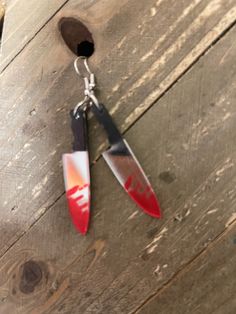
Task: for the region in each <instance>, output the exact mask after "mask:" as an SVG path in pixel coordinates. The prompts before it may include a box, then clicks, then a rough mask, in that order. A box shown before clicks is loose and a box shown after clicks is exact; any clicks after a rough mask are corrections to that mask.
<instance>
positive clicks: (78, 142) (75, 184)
mask: <svg viewBox="0 0 236 314" xmlns="http://www.w3.org/2000/svg"><path fill="white" fill-rule="evenodd" d="M71 129H72V131H73V134H74V143H73V150H74V152H73V153H71V154H64V155H63V157H62V164H63V172H64V181H65V188H66V197H67V201H68V207H69V211H70V215H71V219H72V221H73V223H74V225H75V227H76V229H77V230H78V231H79V232H81V233H82V234H86V232H87V229H88V223H89V215H90V174H89V155H88V150H87V149H88V147H87V119H86V111H85V110H84V109H82V108H80V107H79V108H78V109H77V110H74V111H71Z"/></svg>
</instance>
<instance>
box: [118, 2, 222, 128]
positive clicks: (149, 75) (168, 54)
mask: <svg viewBox="0 0 236 314" xmlns="http://www.w3.org/2000/svg"><path fill="white" fill-rule="evenodd" d="M211 6H212V2H211V3H210V4H209V5H208V6H207V7H206V8H205V9H204V10H203V11H202V12H201V14H199V15H198V17H197V18H196V19H195V20H194V22H193V23H192V24H191V25H190V26H189V28H188V29H187V30H186V31H185V32H184V33H182V34H181V35H180V36H179V37H178V39H177V40H176V41H175V42H174V43H173V44H172V45H171V46H170V47H169V48H168V49H167V50H166V51H165V53H164V54H163V55H162V56H161V57H160V58H158V59H157V60H156V61H155V62H154V63H153V64H152V65H151V67H150V69H149V70H148V71H146V72H145V73H144V74H143V76H141V77H140V78H139V79H138V80H137V81H136V82H135V83H134V84H133V86H132V87H131V88H130V93H129V94H126V95H124V96H123V97H121V98H120V100H119V101H118V102H117V104H116V106H115V107H114V108H113V111H112V112H113V113H114V112H115V111H117V110H118V109H119V107H120V105H121V104H122V102H128V98H129V97H130V96H131V95H133V94H134V93H135V91H136V90H137V89H139V88H140V86H142V85H143V84H147V83H148V82H150V81H151V80H152V79H153V78H154V77H155V76H156V75H157V73H158V72H159V71H160V70H161V68H162V67H163V66H164V65H165V64H166V63H167V61H168V60H170V59H171V58H172V57H173V56H174V55H176V53H177V52H178V51H179V50H180V49H181V48H182V47H183V45H184V44H185V42H186V40H187V39H188V38H190V37H191V36H193V33H195V32H196V31H197V30H198V29H199V28H200V27H202V25H204V23H205V21H206V19H207V18H208V17H209V16H210V15H212V14H213V13H214V8H216V6H214V5H213V6H212V8H213V9H211ZM223 29H225V28H223ZM211 42H212V36H211V40H210V43H211ZM198 46H199V45H197V46H195V49H196V47H198ZM204 47H205V46H204ZM193 51H194V49H193ZM196 52H197V54H199V47H198V49H197V50H196ZM192 59H193V60H194V59H196V57H195V55H194V58H192ZM184 60H185V59H184ZM184 60H183V61H184ZM183 61H182V62H180V63H179V65H178V66H177V67H176V68H175V70H174V71H173V72H175V71H176V70H177V69H178V68H179V66H180V65H181V64H182V63H183ZM189 64H191V63H189ZM182 67H183V66H182ZM186 67H187V65H186V63H185V62H184V69H186ZM182 71H183V70H182ZM182 71H181V73H182ZM170 75H171V74H170ZM171 78H172V80H171V81H173V75H171ZM176 79H177V78H176ZM164 82H165V80H164V81H163V82H162V83H161V84H160V86H159V88H158V89H157V90H159V91H160V90H162V89H163V88H162V85H163V83H164ZM154 93H155V90H154V92H153V93H152V94H154ZM159 93H160V92H159ZM148 98H149V97H148ZM143 107H144V104H143V105H140V106H139V107H137V108H136V109H135V110H134V111H133V113H132V114H131V115H134V114H135V112H137V110H138V109H139V112H143V109H142V108H143ZM128 119H129V117H128V118H126V120H125V122H127V121H128Z"/></svg>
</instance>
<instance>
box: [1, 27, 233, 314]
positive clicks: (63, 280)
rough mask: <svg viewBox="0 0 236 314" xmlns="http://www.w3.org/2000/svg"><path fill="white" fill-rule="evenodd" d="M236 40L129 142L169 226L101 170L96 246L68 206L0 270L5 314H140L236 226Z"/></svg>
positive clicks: (50, 215)
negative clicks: (74, 224)
mask: <svg viewBox="0 0 236 314" xmlns="http://www.w3.org/2000/svg"><path fill="white" fill-rule="evenodd" d="M235 35H236V28H235V27H234V28H233V29H232V30H231V31H230V32H229V33H228V34H227V35H225V37H224V38H223V39H221V40H220V42H218V43H217V44H216V45H215V47H214V48H213V49H211V50H210V52H209V53H208V54H206V55H205V56H204V57H202V58H201V59H200V60H199V61H198V63H197V64H196V65H195V66H194V67H193V68H192V69H191V71H189V72H188V73H187V74H185V76H184V77H183V78H182V79H181V80H180V81H179V82H178V83H177V84H176V85H175V87H174V88H172V89H171V90H170V91H169V92H168V93H166V94H165V96H164V97H163V98H162V99H160V100H159V101H158V102H157V103H156V104H155V105H154V106H153V107H152V108H151V109H150V110H149V111H148V112H147V113H146V114H145V115H144V116H143V117H142V118H141V119H140V120H139V121H138V122H137V123H136V124H135V125H134V126H133V127H132V128H131V129H130V130H129V131H128V132H127V134H126V138H127V140H128V141H129V143H130V144H131V146H132V147H133V148H134V151H135V152H136V153H137V156H138V157H139V159H140V161H141V163H142V165H143V167H144V169H145V170H146V172H147V173H149V174H151V178H150V179H151V182H152V183H153V186H154V188H155V190H156V191H157V192H158V195H159V198H160V201H161V204H162V208H163V216H164V218H163V219H162V220H160V221H158V220H155V219H152V218H151V217H148V216H147V215H145V214H143V213H142V212H141V211H140V210H138V209H137V208H136V206H135V205H134V204H133V203H132V202H131V200H129V199H128V198H127V196H126V195H125V193H124V192H123V191H122V189H121V188H120V186H119V184H118V183H117V182H116V180H115V178H113V176H112V174H111V173H110V171H109V169H108V167H107V166H106V165H105V163H104V161H103V160H102V159H100V160H98V161H97V163H96V164H95V165H94V166H93V167H92V178H93V180H92V183H93V186H92V191H93V219H92V226H91V229H90V232H89V234H88V236H86V237H81V236H79V235H78V234H77V233H76V232H75V231H74V230H73V228H72V226H71V222H70V220H69V217H68V214H67V209H66V201H65V199H64V198H60V200H59V201H58V202H56V203H55V204H54V206H53V207H52V208H51V209H50V210H48V211H47V213H46V214H45V215H44V216H43V217H42V218H41V219H40V220H39V221H38V222H37V223H36V224H35V225H34V226H33V227H32V228H31V229H30V231H29V232H27V233H26V234H25V235H24V236H23V237H22V238H21V239H20V240H19V241H18V242H17V243H16V244H15V245H14V246H13V247H12V248H11V249H9V250H8V252H7V253H6V254H5V255H4V256H3V258H2V259H1V260H0V272H1V273H0V278H1V283H0V285H1V288H0V296H1V299H2V302H1V303H0V311H2V312H4V311H5V312H10V313H12V314H14V313H17V311H18V313H19V312H22V313H25V314H27V313H44V314H46V313H58V312H62V313H63V314H69V313H85V314H87V313H96V314H99V313H119V314H120V313H132V312H134V311H135V310H136V309H137V308H139V306H140V304H142V303H143V302H144V301H145V300H146V299H147V298H149V297H150V296H152V295H153V294H154V293H155V292H156V291H158V290H159V289H160V288H161V287H162V286H163V285H164V284H165V283H167V282H168V281H169V280H171V278H173V276H175V274H176V273H177V272H179V271H180V270H181V269H183V268H184V267H185V265H187V264H189V261H190V260H192V259H193V258H194V257H195V256H196V255H199V253H200V252H202V251H204V250H206V249H207V247H208V246H209V244H210V243H211V242H212V241H213V240H214V239H215V238H217V236H218V235H219V234H221V233H222V232H224V230H225V229H227V228H228V227H229V222H232V221H233V220H235V218H236V216H235V213H236V205H235V199H236V190H235V183H236V176H235V174H236V168H235V162H236V158H235V157H236V148H235V145H234V143H235V136H236V124H235V118H236V108H235V97H236V89H235V78H236V64H235V62H234V60H235V53H236V45H235ZM30 260H31V261H33V262H31V263H26V262H27V261H30ZM31 269H33V270H32V271H33V272H34V274H36V275H35V276H34V278H33V279H27V276H26V275H27V273H28V272H29V273H30V272H31ZM40 270H41V271H40Z"/></svg>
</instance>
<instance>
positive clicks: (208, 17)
mask: <svg viewBox="0 0 236 314" xmlns="http://www.w3.org/2000/svg"><path fill="white" fill-rule="evenodd" d="M235 10H236V8H235V1H231V0H229V1H227V3H225V1H223V0H222V1H219V0H211V1H210V0H208V1H200V0H195V1H192V2H191V3H189V1H187V0H186V1H171V2H170V1H167V2H166V1H158V2H156V1H153V0H148V1H145V2H143V1H139V2H138V3H137V1H134V0H131V1H127V0H123V1H120V2H117V1H95V2H87V1H86V2H85V1H81V3H80V5H79V4H78V3H77V2H76V1H71V2H69V3H68V4H67V5H66V6H65V7H64V8H63V10H62V11H61V12H59V13H58V14H57V15H56V16H55V17H54V18H53V19H52V20H51V21H50V22H49V23H48V24H47V25H46V26H45V27H44V28H43V30H42V31H41V32H40V33H38V34H37V36H36V37H35V38H34V39H33V40H32V41H31V42H30V43H29V44H28V45H27V47H26V48H25V49H24V50H23V51H22V52H21V53H20V55H19V56H18V58H16V59H15V60H14V62H12V63H11V65H9V67H8V68H7V70H6V71H4V72H3V74H2V76H1V83H0V84H1V104H2V106H1V108H0V111H1V116H2V117H4V123H2V125H1V129H0V144H1V147H4V149H1V156H0V173H1V177H2V178H4V180H1V190H0V199H1V204H3V205H2V208H1V218H2V221H3V222H4V223H3V225H2V227H1V230H0V252H1V254H3V253H4V252H6V251H7V250H8V248H9V247H10V246H11V245H13V244H14V243H15V242H16V241H17V239H18V238H19V237H20V236H22V235H23V234H24V233H25V232H26V230H28V229H29V228H30V226H31V225H32V224H33V223H34V222H35V221H37V220H38V219H39V218H40V217H41V216H42V215H43V214H44V213H45V212H46V211H47V209H48V208H49V207H51V206H52V205H53V204H54V202H55V201H56V200H57V199H58V198H59V197H60V196H61V195H62V194H63V191H64V186H63V182H62V174H61V173H62V170H61V163H60V160H61V154H62V153H63V152H66V151H70V150H71V132H70V127H69V118H68V111H69V109H70V108H71V107H73V106H74V104H76V103H77V102H78V100H79V99H80V97H81V95H82V84H81V82H80V81H79V80H78V78H77V76H76V75H75V73H74V71H73V67H72V61H73V58H74V56H72V54H71V52H70V51H69V50H68V49H67V48H66V47H65V46H64V44H63V42H62V39H61V37H60V34H59V32H58V22H59V20H60V18H61V17H63V16H75V17H79V18H80V20H81V21H82V22H84V23H85V24H86V25H87V26H88V28H89V30H90V31H91V32H92V34H93V37H94V40H95V45H96V46H95V49H96V53H95V54H94V56H93V57H92V59H91V67H92V68H93V70H94V72H95V73H96V75H97V77H98V84H99V91H100V99H102V100H103V102H104V103H105V104H106V105H107V107H108V108H109V109H110V111H111V112H112V114H113V116H114V119H115V121H116V122H117V124H118V126H119V127H120V128H121V129H122V130H123V131H125V130H126V129H127V128H129V127H130V126H131V125H132V124H133V123H134V121H135V120H137V119H138V118H139V117H140V116H142V114H143V113H144V112H145V110H147V108H148V107H149V106H151V105H152V104H153V101H154V100H155V99H156V98H158V97H159V96H160V95H161V94H163V93H164V92H165V91H166V90H167V89H168V88H169V87H170V86H171V85H172V84H173V83H174V82H175V81H176V79H177V78H178V77H179V76H181V75H182V74H183V73H184V72H185V71H186V70H187V69H188V68H189V67H190V66H191V64H192V63H194V62H195V61H196V60H197V59H198V58H199V57H200V56H201V55H202V54H203V52H204V51H206V50H207V49H208V48H209V46H211V44H212V42H214V41H216V40H217V38H218V37H219V36H220V35H221V34H222V32H224V31H225V30H226V29H227V28H228V27H230V25H231V24H232V23H233V22H234V20H235V14H234V12H235ZM131 12H132V14H131ZM164 56H165V57H164ZM151 92H155V93H156V94H155V96H153V94H152V93H151ZM151 95H152V96H151ZM150 97H151V101H149V100H150ZM148 99H149V100H148ZM124 101H125V102H124ZM90 139H91V140H90V147H91V157H92V158H95V157H96V156H98V155H99V153H100V152H101V149H102V148H104V147H105V146H104V143H105V138H104V135H103V134H102V132H101V130H100V129H99V128H98V125H97V123H95V121H94V119H91V121H90ZM144 143H145V142H144ZM141 151H143V146H142V149H141ZM163 199H165V198H163Z"/></svg>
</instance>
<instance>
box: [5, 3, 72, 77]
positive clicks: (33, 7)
mask: <svg viewBox="0 0 236 314" xmlns="http://www.w3.org/2000/svg"><path fill="white" fill-rule="evenodd" d="M66 2H67V1H66V0H53V1H47V0H40V1H37V0H31V1H27V0H20V1H19V0H8V2H7V6H6V17H5V21H4V32H3V38H2V43H1V45H2V47H1V55H0V73H1V72H2V70H3V69H4V68H5V67H6V66H7V65H8V64H9V63H10V62H11V61H12V60H13V59H14V57H15V56H16V55H17V54H18V53H19V52H20V51H21V50H22V49H23V47H24V46H25V45H27V43H28V42H29V41H30V40H31V39H32V38H33V37H34V36H35V35H36V33H37V32H38V31H39V30H40V29H41V28H42V27H43V26H44V24H45V23H47V21H48V20H49V19H50V18H51V16H53V15H54V14H55V12H56V11H57V10H58V9H60V7H61V6H63V4H65V3H66ZM0 17H1V14H0Z"/></svg>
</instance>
